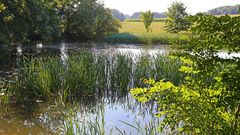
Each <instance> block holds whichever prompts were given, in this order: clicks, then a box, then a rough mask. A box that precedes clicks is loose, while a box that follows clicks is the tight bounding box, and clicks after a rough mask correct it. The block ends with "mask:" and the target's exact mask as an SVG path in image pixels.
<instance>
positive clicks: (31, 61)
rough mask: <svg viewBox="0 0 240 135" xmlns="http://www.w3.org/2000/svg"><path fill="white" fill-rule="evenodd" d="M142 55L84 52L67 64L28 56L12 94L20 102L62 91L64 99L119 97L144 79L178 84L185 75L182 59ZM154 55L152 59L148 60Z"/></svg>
mask: <svg viewBox="0 0 240 135" xmlns="http://www.w3.org/2000/svg"><path fill="white" fill-rule="evenodd" d="M139 55H140V56H141V57H140V58H139V59H138V58H136V59H137V60H136V59H133V54H131V53H121V52H118V53H116V54H111V55H110V54H108V55H107V54H96V53H93V52H89V51H80V52H77V53H72V54H70V55H69V58H68V59H67V60H66V64H62V62H61V61H60V60H59V59H58V58H57V57H55V56H47V57H37V58H35V57H33V58H25V59H24V60H23V61H22V64H21V65H22V66H21V70H19V77H18V78H16V80H15V79H14V80H15V81H16V82H15V83H13V84H11V85H9V92H8V93H9V94H10V95H11V97H15V98H16V99H17V102H20V103H21V102H22V103H25V102H26V103H28V102H34V101H36V100H45V101H47V100H51V99H52V97H56V96H57V95H59V94H60V95H61V94H62V99H64V100H67V99H68V98H70V99H71V98H74V97H79V98H84V99H85V98H88V97H90V98H95V95H98V97H105V96H108V97H115V96H116V95H117V96H124V95H126V94H127V93H128V89H129V88H130V87H131V86H132V85H137V86H139V85H141V84H139V80H140V79H142V78H156V79H162V78H167V79H169V80H171V81H173V82H174V83H175V84H176V85H177V84H179V81H178V80H181V79H182V78H183V76H182V74H181V73H180V72H178V70H177V69H178V68H180V66H181V63H180V62H179V59H171V60H170V58H169V57H168V56H161V55H160V54H159V55H156V56H154V57H152V56H150V55H144V54H139ZM151 58H153V60H152V62H148V60H150V59H151ZM153 65H154V66H153ZM143 70H145V71H144V72H143ZM133 82H135V83H133ZM4 87H5V86H4ZM0 88H1V87H0Z"/></svg>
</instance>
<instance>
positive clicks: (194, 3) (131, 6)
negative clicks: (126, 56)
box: [101, 0, 240, 15]
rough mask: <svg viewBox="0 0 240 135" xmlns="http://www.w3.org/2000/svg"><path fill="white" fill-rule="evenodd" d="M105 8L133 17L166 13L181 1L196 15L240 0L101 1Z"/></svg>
mask: <svg viewBox="0 0 240 135" xmlns="http://www.w3.org/2000/svg"><path fill="white" fill-rule="evenodd" d="M101 1H103V2H104V4H105V7H107V8H111V9H113V8H114V9H118V10H120V11H121V12H122V13H124V14H128V15H132V14H133V13H134V12H139V11H147V10H151V11H153V12H160V13H161V12H165V11H167V8H168V7H169V6H170V5H171V3H172V2H174V1H181V2H182V3H184V4H185V6H186V7H187V12H188V13H190V14H195V13H198V12H205V11H208V10H210V9H213V8H216V7H219V6H227V5H230V6H231V5H237V4H240V0H101Z"/></svg>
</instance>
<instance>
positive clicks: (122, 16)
mask: <svg viewBox="0 0 240 135" xmlns="http://www.w3.org/2000/svg"><path fill="white" fill-rule="evenodd" d="M141 13H142V12H135V13H133V14H132V15H131V16H130V15H125V14H123V13H122V12H120V11H119V10H117V9H112V15H113V16H114V17H115V18H117V19H118V20H120V21H125V20H128V21H129V19H130V21H131V20H134V19H137V20H139V19H140V18H141ZM153 14H154V16H153V17H154V18H166V17H167V16H166V14H165V13H158V12H153ZM139 21H140V20H139Z"/></svg>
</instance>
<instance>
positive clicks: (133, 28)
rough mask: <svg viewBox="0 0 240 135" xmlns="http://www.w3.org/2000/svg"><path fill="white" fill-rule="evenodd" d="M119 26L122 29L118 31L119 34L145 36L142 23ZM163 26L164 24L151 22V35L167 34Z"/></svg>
mask: <svg viewBox="0 0 240 135" xmlns="http://www.w3.org/2000/svg"><path fill="white" fill-rule="evenodd" d="M121 25H122V28H121V29H120V33H126V32H129V33H133V34H146V30H145V28H144V24H143V23H142V22H122V23H121ZM164 26H165V23H164V22H153V23H152V25H151V29H152V32H151V33H153V34H166V33H167V32H166V31H165V30H164Z"/></svg>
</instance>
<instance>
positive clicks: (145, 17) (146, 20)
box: [141, 11, 153, 32]
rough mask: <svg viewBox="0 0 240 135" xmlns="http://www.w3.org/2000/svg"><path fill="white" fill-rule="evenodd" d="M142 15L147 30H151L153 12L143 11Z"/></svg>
mask: <svg viewBox="0 0 240 135" xmlns="http://www.w3.org/2000/svg"><path fill="white" fill-rule="evenodd" d="M141 17H142V22H143V23H144V26H145V29H146V31H147V32H149V31H150V30H151V29H150V26H151V24H152V22H153V13H152V12H151V11H147V12H145V13H142V14H141Z"/></svg>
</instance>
